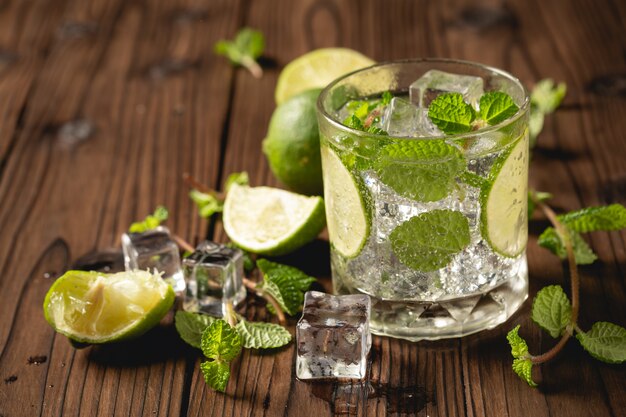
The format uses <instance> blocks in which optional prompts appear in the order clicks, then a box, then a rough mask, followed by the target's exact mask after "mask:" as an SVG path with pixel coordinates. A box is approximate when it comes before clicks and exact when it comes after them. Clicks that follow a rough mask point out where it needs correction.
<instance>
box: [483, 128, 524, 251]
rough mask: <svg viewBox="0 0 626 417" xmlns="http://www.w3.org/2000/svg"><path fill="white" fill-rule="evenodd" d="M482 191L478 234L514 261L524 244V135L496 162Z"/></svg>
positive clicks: (493, 247)
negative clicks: (479, 231)
mask: <svg viewBox="0 0 626 417" xmlns="http://www.w3.org/2000/svg"><path fill="white" fill-rule="evenodd" d="M489 177H490V178H489V184H488V185H487V186H486V187H485V188H483V190H482V194H483V196H482V215H481V217H482V234H483V237H484V238H485V239H486V240H487V241H488V242H489V245H490V246H491V248H492V249H493V250H494V251H496V252H497V253H499V254H501V255H503V256H507V257H515V256H518V255H519V254H520V253H522V252H523V251H524V249H525V248H526V241H527V240H528V208H527V205H528V135H527V134H525V135H524V136H523V137H522V138H521V139H520V140H518V141H517V143H516V144H515V145H514V146H513V149H512V150H511V151H510V153H509V154H508V155H504V156H503V157H502V158H501V159H500V160H498V161H496V163H495V164H494V166H493V168H492V170H491V173H490V175H489Z"/></svg>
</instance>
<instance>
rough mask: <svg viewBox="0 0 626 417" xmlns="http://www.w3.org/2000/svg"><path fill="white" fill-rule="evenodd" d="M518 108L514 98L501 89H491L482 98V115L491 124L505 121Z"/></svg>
mask: <svg viewBox="0 0 626 417" xmlns="http://www.w3.org/2000/svg"><path fill="white" fill-rule="evenodd" d="M518 110H519V107H517V104H515V102H513V99H512V98H511V97H510V96H509V95H508V94H506V93H502V92H500V91H490V92H488V93H485V94H484V95H483V96H482V97H481V98H480V117H481V118H482V119H483V120H484V121H486V122H487V123H488V124H490V125H497V124H498V123H501V122H503V121H505V120H506V119H508V118H510V117H512V116H513V115H515V113H517V112H518Z"/></svg>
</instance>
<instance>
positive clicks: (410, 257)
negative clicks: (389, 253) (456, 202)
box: [389, 210, 470, 272]
mask: <svg viewBox="0 0 626 417" xmlns="http://www.w3.org/2000/svg"><path fill="white" fill-rule="evenodd" d="M389 240H390V241H391V247H392V248H393V252H394V253H395V255H396V256H397V257H398V259H399V260H400V262H402V263H403V264H405V265H406V266H408V267H409V268H413V269H415V270H418V271H423V272H428V271H436V270H437V269H439V268H443V267H444V266H446V265H447V264H448V263H449V262H450V261H451V260H452V257H453V256H454V255H456V254H457V253H459V252H460V251H462V250H463V249H465V247H467V245H469V243H470V231H469V223H468V221H467V218H466V217H465V216H464V215H463V214H462V213H460V212H458V211H452V210H433V211H429V212H425V213H422V214H420V215H418V216H415V217H412V218H410V219H409V220H407V221H406V222H404V223H402V224H400V225H399V226H397V227H396V228H395V229H394V230H393V231H392V232H391V234H390V235H389Z"/></svg>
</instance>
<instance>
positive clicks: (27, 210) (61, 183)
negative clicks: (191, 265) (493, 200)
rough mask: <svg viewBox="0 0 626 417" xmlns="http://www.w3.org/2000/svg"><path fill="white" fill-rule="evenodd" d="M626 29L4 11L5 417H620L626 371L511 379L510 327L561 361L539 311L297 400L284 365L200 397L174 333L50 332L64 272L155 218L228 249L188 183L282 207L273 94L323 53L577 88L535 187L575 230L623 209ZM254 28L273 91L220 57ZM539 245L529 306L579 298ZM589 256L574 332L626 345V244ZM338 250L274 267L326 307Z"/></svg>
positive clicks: (192, 363)
mask: <svg viewBox="0 0 626 417" xmlns="http://www.w3.org/2000/svg"><path fill="white" fill-rule="evenodd" d="M625 24H626V5H624V2H620V1H610V0H607V1H602V2H596V1H593V0H576V1H551V2H544V1H539V0H531V1H522V0H514V1H508V2H501V1H497V0H483V1H480V2H473V1H469V0H445V1H440V2H429V1H426V0H418V1H411V0H392V1H388V2H385V1H375V0H363V1H358V0H302V1H298V2H294V1H288V0H255V1H252V0H248V1H246V0H237V1H235V0H216V1H211V2H201V1H198V0H150V1H142V0H137V1H131V2H124V1H121V0H110V1H107V0H89V1H86V0H47V1H36V2H35V1H23V0H0V202H1V203H0V230H1V231H2V237H1V238H0V296H1V297H2V302H1V303H0V317H2V321H1V324H0V416H3V417H9V416H11V417H13V416H31V415H46V416H48V415H50V416H60V415H63V416H72V415H76V416H78V415H80V416H83V415H90V416H91V415H93V416H99V415H102V416H111V415H115V416H118V415H119V416H142V415H146V416H154V415H162V416H175V415H180V416H222V415H231V416H257V415H259V416H260V415H264V416H281V415H282V416H302V415H320V416H321V415H355V416H384V415H417V416H431V417H432V416H472V417H478V416H511V417H513V416H528V415H533V416H554V415H558V416H620V415H624V414H626V399H625V397H624V395H623V394H624V391H623V385H624V381H625V380H626V379H625V377H626V373H625V372H626V370H625V369H624V366H623V365H622V366H609V365H604V364H601V363H599V362H597V361H595V360H593V359H591V358H590V357H589V356H588V355H587V354H586V353H585V352H583V350H582V349H581V348H580V346H578V345H577V344H576V343H575V342H571V343H570V344H569V345H568V347H567V348H566V350H565V352H564V353H563V354H562V355H561V357H560V358H559V359H558V360H557V361H555V362H553V363H550V364H547V365H544V366H541V367H540V368H539V369H538V372H537V374H536V377H537V379H539V380H540V381H541V387H540V388H539V389H536V390H533V389H530V388H528V387H527V386H525V385H524V383H523V382H521V381H520V380H519V379H518V378H517V377H516V376H515V375H514V374H513V373H512V372H511V370H510V363H511V359H510V354H509V351H508V346H507V344H506V341H505V334H506V332H507V331H508V329H510V328H511V327H513V326H514V325H516V324H521V325H522V330H521V333H522V334H523V336H524V337H526V338H527V340H528V342H529V345H530V347H531V351H533V352H539V351H541V350H546V349H549V348H550V346H552V345H553V344H554V341H553V340H552V339H551V338H549V337H548V336H547V335H545V334H544V333H542V332H541V331H540V330H538V329H537V327H536V326H534V325H533V324H532V323H531V320H530V318H529V311H530V305H529V303H526V304H525V306H524V307H523V308H522V309H521V311H520V312H518V313H517V314H516V315H515V316H514V317H513V318H512V319H511V320H510V321H509V322H508V323H507V324H505V325H503V326H500V327H498V328H496V329H494V330H491V331H487V332H483V333H481V334H478V335H473V336H469V337H466V338H463V339H455V340H447V341H440V342H421V343H417V344H416V343H409V342H405V341H401V340H395V339H388V338H380V337H374V342H373V347H372V353H371V355H370V358H369V375H368V378H367V380H366V381H362V382H353V383H346V382H336V383H305V382H301V381H298V380H296V379H295V373H294V368H293V365H294V361H295V350H294V348H293V345H290V346H288V347H286V348H283V349H281V350H279V351H278V352H272V354H270V353H264V352H254V351H245V352H244V353H243V354H242V355H241V357H240V358H238V359H237V360H236V363H235V365H234V367H233V375H232V378H231V381H230V383H229V385H228V389H227V393H226V394H219V393H215V392H213V391H211V390H210V389H208V388H207V387H206V385H205V383H204V381H203V379H202V376H201V374H200V373H199V369H198V364H199V361H200V357H199V354H198V353H197V352H196V351H194V350H193V349H191V348H189V347H187V346H186V345H184V343H183V342H181V341H180V340H179V339H178V337H177V336H176V333H175V330H174V329H173V327H172V325H171V322H172V317H171V315H169V316H168V317H167V318H166V319H164V321H163V323H162V324H161V325H160V326H159V327H157V328H156V329H154V330H153V331H151V332H149V333H148V334H147V335H146V336H145V337H143V338H141V339H139V340H137V341H135V342H132V343H127V344H124V345H120V346H107V347H100V348H89V349H85V350H75V349H73V348H72V347H71V346H70V345H69V343H68V342H67V340H65V338H64V337H61V336H57V335H56V334H55V333H54V332H53V331H52V329H51V328H50V327H49V326H48V325H47V324H46V323H45V321H44V319H43V317H42V312H41V303H42V300H43V297H44V295H45V293H46V291H47V290H48V288H49V286H50V285H51V283H52V282H53V279H54V278H55V277H57V276H59V274H61V273H62V272H63V271H65V270H66V269H68V268H70V267H73V266H79V267H84V268H90V267H91V268H104V267H109V268H113V269H115V268H119V267H120V256H121V254H120V248H119V236H120V234H121V233H122V232H123V231H124V230H125V229H126V227H127V225H128V224H129V223H130V222H132V221H133V220H135V219H138V218H141V217H143V216H145V214H147V213H148V212H150V211H151V210H152V209H153V208H154V207H155V206H156V205H157V204H164V205H166V206H167V207H168V208H169V209H170V212H171V215H172V216H171V218H170V220H169V221H168V226H169V227H171V228H172V229H173V230H175V231H176V233H177V234H179V235H181V236H182V237H184V238H185V239H187V240H188V241H190V242H192V243H196V242H198V241H200V240H203V239H205V238H207V237H208V238H211V239H215V240H219V241H225V240H226V239H227V237H226V236H225V234H224V232H223V229H222V227H221V224H220V222H219V220H218V221H211V222H207V221H205V220H202V219H200V218H199V217H198V216H197V215H196V211H195V208H194V207H193V205H192V204H191V202H190V201H189V199H188V198H187V192H188V190H187V188H186V186H185V185H184V184H183V183H182V182H181V175H182V173H183V172H190V173H192V174H193V175H194V176H195V177H196V178H198V179H200V180H201V181H202V182H204V183H206V184H208V185H210V186H211V187H215V188H220V187H221V186H222V182H223V181H224V179H225V178H226V176H227V175H228V174H230V173H231V172H235V171H243V170H245V171H247V172H248V173H249V174H250V177H251V181H252V183H253V185H261V184H264V185H272V186H280V183H279V182H277V181H276V179H274V178H273V176H272V174H271V172H270V170H269V167H268V164H267V161H266V160H265V158H264V157H263V155H262V152H261V146H262V145H261V142H262V140H263V138H264V136H265V132H266V129H267V123H268V121H269V118H270V116H271V114H272V111H273V109H274V107H275V104H274V101H273V93H274V87H275V84H276V80H277V77H278V74H279V72H280V70H281V69H282V67H283V66H284V65H286V64H287V63H288V62H289V61H290V60H292V59H293V58H295V57H297V56H299V55H301V54H302V53H305V52H307V51H309V50H311V49H314V48H319V47H326V46H345V47H350V48H354V49H357V50H359V51H361V52H363V53H365V54H367V55H369V56H371V57H372V58H374V59H376V60H379V61H383V60H392V59H400V58H407V57H449V58H457V59H467V60H472V61H478V62H482V63H485V64H489V65H493V66H496V67H499V68H503V69H505V70H508V71H510V72H512V73H513V74H515V75H517V76H518V77H520V79H521V80H522V81H523V82H524V83H525V84H526V85H527V86H532V85H533V84H534V83H535V82H537V81H538V80H540V79H542V78H546V77H552V78H554V79H556V80H559V81H565V82H566V83H567V85H568V95H567V97H566V100H565V103H564V105H563V106H562V108H561V109H560V110H559V111H558V112H557V113H556V114H555V115H553V116H551V117H550V119H548V120H547V121H546V126H545V129H544V133H543V135H542V137H541V138H540V143H539V146H538V148H537V149H536V150H535V152H534V155H533V160H532V167H531V179H530V182H531V185H532V186H533V187H535V188H537V189H540V190H542V191H549V192H552V193H553V194H554V195H555V198H554V201H553V203H554V206H555V207H557V208H558V209H559V210H562V211H565V210H573V209H577V208H580V207H583V206H589V205H600V204H608V203H612V202H620V203H622V204H625V203H626V159H625V158H624V155H625V152H626V141H625V140H624V132H625V131H626V101H625V98H626V94H625V93H624V87H623V86H624V82H625V80H626V56H625V55H624V51H626V32H624V26H625ZM242 26H251V27H254V28H256V29H259V30H261V31H262V32H263V33H264V34H265V36H266V39H267V48H266V53H265V58H264V60H263V62H264V63H265V75H264V77H263V78H262V79H260V80H257V79H254V78H253V77H252V76H251V75H250V74H248V73H247V72H245V71H243V70H241V69H236V68H233V67H231V66H230V65H229V64H228V62H227V61H226V60H225V59H223V58H221V57H217V56H215V55H213V53H212V47H213V44H214V43H215V41H217V40H218V39H220V38H230V37H232V36H233V35H234V33H235V32H236V30H237V29H238V28H240V27H242ZM545 224H546V223H545V221H544V220H542V219H540V218H536V219H534V220H533V221H532V222H531V239H530V242H529V248H528V258H529V266H530V275H531V293H535V292H536V291H537V290H538V289H540V288H541V287H543V286H545V285H548V284H561V285H564V286H565V287H566V288H567V286H568V281H567V276H566V274H565V273H564V271H563V269H562V265H561V263H560V262H559V261H558V260H557V259H556V258H554V257H553V256H552V255H550V254H549V253H548V252H546V251H545V250H543V249H541V248H539V247H538V246H537V245H536V236H537V233H538V232H540V231H541V230H542V227H544V226H545ZM589 242H590V244H591V246H592V247H593V249H594V250H595V252H596V253H598V254H599V258H600V259H599V261H598V262H596V263H595V264H594V265H591V266H586V267H582V268H581V275H582V288H581V290H582V292H581V303H582V313H581V319H580V324H581V326H582V327H583V328H588V327H589V326H590V325H591V324H592V323H593V322H594V321H597V320H611V321H614V322H617V323H618V324H620V325H626V322H625V321H624V318H625V317H626V307H625V306H626V285H625V281H624V277H625V276H626V274H625V273H626V233H625V232H612V233H596V234H593V235H591V236H589ZM328 250H329V249H328V244H327V242H326V241H325V240H324V239H320V240H318V241H316V242H314V243H313V244H311V245H310V246H308V247H307V248H305V249H304V250H301V251H299V252H297V253H295V254H293V255H290V256H288V257H285V258H284V259H282V261H285V262H288V263H291V264H294V265H297V266H299V267H301V268H303V269H304V270H305V271H307V272H309V273H310V274H313V275H315V276H318V277H319V278H320V282H321V285H323V286H324V287H325V288H326V289H329V288H330V287H329V284H330V281H329V276H330V270H329V265H328ZM263 305H264V302H263V301H262V300H260V299H258V298H256V297H254V296H249V297H248V300H247V302H246V303H245V305H244V306H242V307H241V313H242V314H244V315H245V316H246V317H248V318H249V319H255V320H266V319H267V320H275V319H273V318H271V317H268V315H267V314H268V313H267V312H266V310H265V309H264V308H263ZM294 324H295V322H294V321H293V320H292V321H291V322H290V326H289V327H290V330H291V331H293V329H294ZM44 358H45V360H44Z"/></svg>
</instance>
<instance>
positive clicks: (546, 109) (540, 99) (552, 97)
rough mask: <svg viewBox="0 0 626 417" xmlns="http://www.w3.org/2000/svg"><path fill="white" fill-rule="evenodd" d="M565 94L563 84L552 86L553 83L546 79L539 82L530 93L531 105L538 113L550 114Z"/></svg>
mask: <svg viewBox="0 0 626 417" xmlns="http://www.w3.org/2000/svg"><path fill="white" fill-rule="evenodd" d="M565 93H567V86H566V85H565V83H559V84H558V85H555V84H554V81H553V80H551V79H549V78H547V79H544V80H541V81H539V82H538V83H537V84H536V85H535V87H534V88H533V91H532V92H531V93H530V102H531V104H532V105H533V106H534V107H535V108H536V109H537V110H539V112H541V113H543V114H545V113H552V112H553V111H554V110H556V108H557V107H559V105H560V104H561V102H562V101H563V98H564V97H565Z"/></svg>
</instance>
